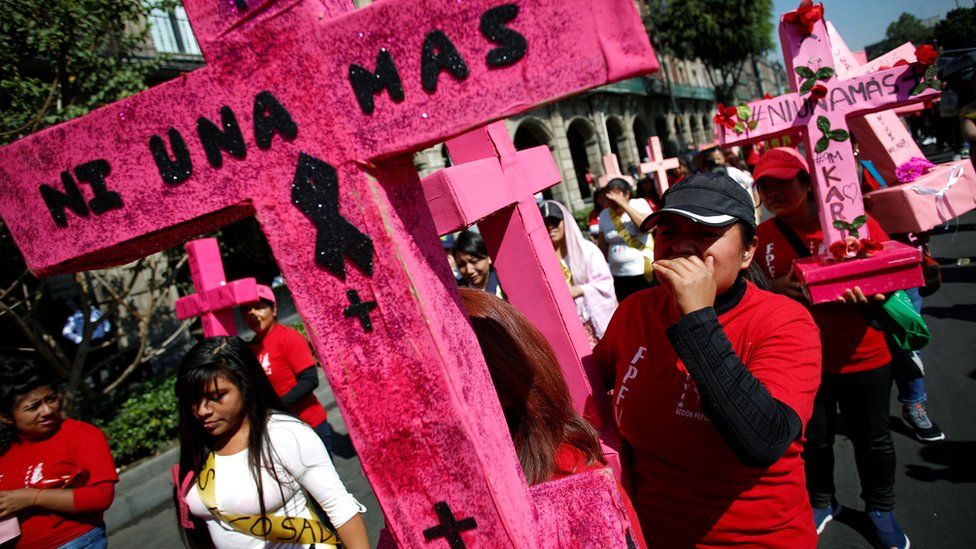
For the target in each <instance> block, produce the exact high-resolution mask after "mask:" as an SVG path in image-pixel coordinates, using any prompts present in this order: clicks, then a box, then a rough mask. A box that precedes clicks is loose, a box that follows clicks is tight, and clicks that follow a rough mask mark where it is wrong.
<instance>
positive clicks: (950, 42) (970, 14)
mask: <svg viewBox="0 0 976 549" xmlns="http://www.w3.org/2000/svg"><path fill="white" fill-rule="evenodd" d="M935 40H936V42H938V43H939V46H940V47H941V48H942V49H943V50H959V49H964V48H974V47H976V8H957V9H954V10H951V11H949V12H948V13H946V16H945V19H943V20H942V21H939V24H938V25H936V26H935Z"/></svg>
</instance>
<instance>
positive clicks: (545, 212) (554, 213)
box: [539, 201, 563, 219]
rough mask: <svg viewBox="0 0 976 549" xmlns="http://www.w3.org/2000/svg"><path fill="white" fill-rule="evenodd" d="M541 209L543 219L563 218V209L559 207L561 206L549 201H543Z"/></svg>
mask: <svg viewBox="0 0 976 549" xmlns="http://www.w3.org/2000/svg"><path fill="white" fill-rule="evenodd" d="M539 211H540V212H541V213H542V219H562V218H563V211H562V210H561V209H559V206H557V205H555V204H553V203H552V202H549V201H546V202H543V203H542V204H541V205H539Z"/></svg>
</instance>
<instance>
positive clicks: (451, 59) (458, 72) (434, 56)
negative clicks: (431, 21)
mask: <svg viewBox="0 0 976 549" xmlns="http://www.w3.org/2000/svg"><path fill="white" fill-rule="evenodd" d="M443 69H447V70H449V71H451V74H453V75H454V78H456V79H457V80H459V81H464V79H465V78H467V77H468V66H467V65H465V64H464V58H462V57H461V54H460V53H458V51H457V48H455V47H454V44H453V43H452V42H451V39H450V38H448V37H447V35H446V34H444V33H443V32H442V31H439V30H435V31H431V32H430V33H428V34H427V37H426V38H424V52H423V56H422V57H421V59H420V83H421V85H423V87H424V90H426V91H427V92H428V93H433V92H435V91H437V77H438V76H440V74H441V71H442V70H443Z"/></svg>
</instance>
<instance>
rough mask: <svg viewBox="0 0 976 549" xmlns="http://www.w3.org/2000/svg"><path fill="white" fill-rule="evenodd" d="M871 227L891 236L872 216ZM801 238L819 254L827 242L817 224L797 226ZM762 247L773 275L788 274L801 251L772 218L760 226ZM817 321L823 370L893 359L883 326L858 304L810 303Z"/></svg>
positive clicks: (762, 261)
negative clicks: (811, 227) (875, 324)
mask: <svg viewBox="0 0 976 549" xmlns="http://www.w3.org/2000/svg"><path fill="white" fill-rule="evenodd" d="M867 227H868V231H869V232H870V233H871V238H874V239H876V240H878V241H881V242H883V241H885V240H889V238H888V235H887V234H885V232H884V229H882V228H881V225H878V222H877V221H875V220H874V219H873V218H871V217H868V223H867ZM794 232H796V234H797V236H799V237H800V240H801V241H803V243H804V244H806V245H807V247H808V248H810V253H811V254H813V255H817V254H818V253H819V252H820V247H821V246H823V230H822V229H821V228H820V227H819V225H818V226H817V229H816V230H815V231H813V232H802V231H797V230H795V229H794ZM756 236H757V237H758V238H759V250H758V251H757V252H756V261H757V262H758V263H759V266H760V267H762V268H763V270H764V271H766V275H767V276H769V277H770V278H779V277H783V276H786V275H787V274H789V272H790V268H791V267H792V265H793V260H794V259H797V258H799V254H797V253H796V250H795V249H794V248H793V246H792V245H790V243H789V241H788V240H786V237H785V236H783V232H782V231H780V229H779V227H777V226H776V222H775V220H773V219H769V220H767V221H765V222H763V223H762V224H760V225H759V227H758V228H757V229H756ZM810 313H811V314H812V315H813V320H814V322H816V323H817V326H818V327H819V328H820V338H821V341H822V342H823V371H824V373H826V374H851V373H854V372H864V371H867V370H873V369H875V368H880V367H882V366H884V365H885V364H888V363H889V362H891V354H890V353H889V352H888V345H887V344H886V343H885V339H884V334H883V333H882V332H881V330H878V329H877V328H874V327H872V326H871V325H870V324H869V322H868V319H867V317H865V316H864V315H863V314H862V313H861V312H860V311H859V310H858V308H857V306H856V305H845V304H843V303H822V304H820V305H817V306H815V307H810Z"/></svg>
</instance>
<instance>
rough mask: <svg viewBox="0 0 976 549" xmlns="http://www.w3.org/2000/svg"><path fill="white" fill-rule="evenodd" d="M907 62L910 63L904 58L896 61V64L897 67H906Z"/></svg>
mask: <svg viewBox="0 0 976 549" xmlns="http://www.w3.org/2000/svg"><path fill="white" fill-rule="evenodd" d="M907 64H908V61H906V60H904V59H899V60H898V61H895V66H896V67H904V66H905V65H907Z"/></svg>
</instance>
